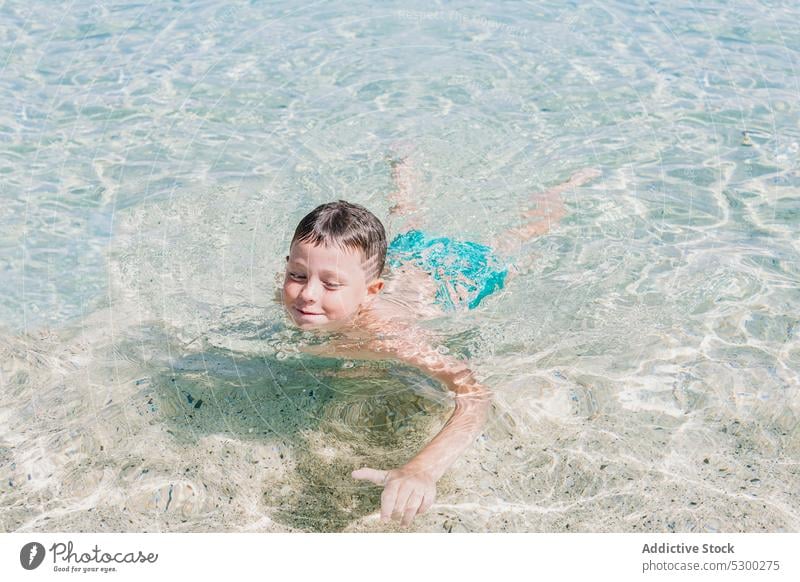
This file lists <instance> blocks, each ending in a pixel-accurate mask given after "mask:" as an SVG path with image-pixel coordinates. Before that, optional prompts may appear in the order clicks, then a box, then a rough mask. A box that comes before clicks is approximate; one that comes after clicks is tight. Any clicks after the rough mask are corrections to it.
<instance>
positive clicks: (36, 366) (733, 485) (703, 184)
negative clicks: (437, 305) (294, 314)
mask: <svg viewBox="0 0 800 582" xmlns="http://www.w3.org/2000/svg"><path fill="white" fill-rule="evenodd" d="M798 17H800V10H799V9H798V8H797V7H796V6H794V5H792V4H790V3H777V2H764V1H762V2H746V3H744V2H734V3H722V2H716V3H710V4H709V3H705V4H703V5H702V6H699V5H695V4H693V3H691V2H686V3H672V2H671V3H658V4H645V3H617V2H611V3H603V4H586V3H574V4H573V5H568V4H565V3H561V2H552V3H536V4H531V3H521V2H510V3H502V4H497V5H495V4H492V3H472V2H470V3H441V4H432V3H415V2H411V3H409V2H404V3H402V4H401V3H396V4H392V3H388V2H387V3H380V4H379V5H372V4H369V3H363V2H348V3H334V2H315V3H310V4H305V5H299V4H294V3H287V2H272V3H269V4H263V3H257V2H254V3H239V2H233V3H230V4H229V5H227V6H224V7H220V6H219V5H218V4H217V3H213V2H192V3H187V2H172V3H168V4H167V3H142V4H132V3H131V4H129V3H110V2H73V3H68V4H64V5H56V4H53V3H44V2H34V3H28V2H6V3H4V4H3V5H2V6H0V24H2V26H0V35H2V43H0V98H1V99H2V103H3V104H4V105H3V106H2V107H0V200H1V201H2V203H1V204H0V272H1V273H2V275H3V276H2V277H0V330H2V331H1V332H0V342H2V343H1V344H0V372H1V373H2V375H0V380H2V404H0V418H2V424H0V477H2V480H0V527H1V528H2V530H3V531H18V530H19V531H31V530H49V531H77V530H114V531H127V530H131V531H139V530H146V531H155V530H159V531H173V530H179V531H184V530H198V531H217V530H269V531H284V530H303V531H318V530H324V531H341V530H352V531H377V530H378V529H380V528H381V527H384V526H381V525H380V524H378V523H377V521H376V519H375V515H374V509H375V508H376V507H377V501H378V495H379V491H375V490H373V489H371V488H365V487H362V486H360V485H358V484H356V483H354V482H351V481H350V479H349V471H350V470H352V469H353V468H356V467H358V466H361V464H363V463H369V462H372V463H374V464H377V465H380V466H381V467H384V466H386V467H389V466H394V465H395V464H399V463H401V462H403V461H405V460H406V459H407V458H409V456H410V455H412V454H413V453H414V452H415V451H416V450H417V449H418V448H419V447H420V446H421V445H422V444H423V443H424V442H425V440H426V439H427V438H429V437H430V436H432V434H433V432H435V431H436V430H437V429H438V427H439V426H440V425H441V422H443V421H444V420H445V419H446V418H447V414H448V411H449V408H448V406H447V399H446V398H445V397H444V396H443V395H442V394H441V392H440V391H439V388H438V387H437V386H436V385H435V384H433V383H432V382H431V381H429V380H427V379H426V378H424V377H423V376H420V375H418V374H416V373H415V372H413V371H412V370H409V369H406V368H403V367H401V366H397V365H394V364H391V363H385V364H381V365H378V364H374V363H373V364H371V365H369V366H366V365H363V364H362V363H360V362H340V361H336V360H322V359H317V360H315V359H313V358H308V357H306V356H300V355H299V354H298V353H296V349H295V346H296V344H297V342H298V341H302V340H303V339H304V338H303V336H302V334H298V333H297V332H295V331H293V330H291V329H289V328H287V327H286V322H285V321H284V319H283V317H282V315H281V312H280V310H279V309H278V308H277V307H276V306H275V305H274V304H273V303H272V299H271V297H272V293H273V292H274V282H275V273H276V272H278V271H279V270H280V269H281V268H282V267H281V259H282V257H283V256H284V255H285V248H286V246H287V244H288V241H289V239H290V238H291V233H292V231H293V228H294V226H295V224H296V222H297V221H298V220H299V218H301V217H302V216H303V215H304V214H305V213H306V212H308V211H309V210H310V209H311V208H313V207H314V206H315V205H317V204H319V203H322V202H325V201H328V200H332V199H336V198H344V199H347V200H351V201H354V202H359V203H361V204H365V205H367V206H368V207H369V208H371V209H373V210H374V211H375V212H376V214H378V215H379V216H380V217H382V218H383V217H386V216H387V213H388V207H389V203H388V201H387V193H388V192H389V191H390V190H391V178H390V172H389V167H388V164H387V161H386V155H387V154H388V153H389V152H390V150H391V148H392V144H396V143H398V142H402V143H405V144H409V143H410V144H414V145H415V146H416V148H417V153H418V155H419V156H420V160H421V161H422V164H421V166H420V176H419V180H420V184H422V186H423V189H424V191H425V193H426V197H425V199H424V207H425V218H424V223H425V228H426V230H429V231H432V232H439V233H441V234H444V235H448V236H451V237H459V238H464V239H470V240H476V241H478V242H486V241H489V240H491V239H492V237H493V236H494V235H495V234H498V233H500V232H502V231H503V230H505V229H506V228H509V227H513V226H515V225H517V224H518V223H519V211H520V209H521V208H522V207H525V206H526V205H530V201H531V199H532V198H531V196H532V194H534V193H535V192H537V191H538V190H541V189H543V188H546V187H548V186H551V185H554V184H556V183H558V182H559V181H561V180H563V179H565V178H566V177H568V176H569V175H570V174H571V173H572V172H573V171H575V170H578V169H580V168H584V167H589V166H592V167H597V168H600V169H601V170H602V172H603V176H602V178H600V179H599V180H596V181H595V182H593V183H592V184H590V185H588V186H585V187H582V188H580V189H578V190H575V191H572V192H569V193H568V194H567V196H566V199H567V206H568V208H569V210H570V214H569V216H568V217H567V218H566V219H565V221H564V222H563V223H562V225H560V226H559V227H558V228H557V229H556V230H555V231H554V232H552V233H550V234H548V235H547V236H544V237H541V238H539V239H536V240H534V241H532V242H530V243H528V244H526V245H524V246H522V247H520V249H519V253H518V254H519V256H520V257H523V258H524V257H527V258H529V259H530V260H531V268H530V270H529V272H527V273H525V274H523V275H521V276H520V277H518V278H517V279H516V280H514V281H513V282H512V284H511V285H510V286H509V288H508V289H507V292H506V293H504V294H502V295H499V296H495V297H494V298H493V301H489V302H488V303H487V304H486V306H485V307H484V308H483V309H481V310H478V311H475V312H470V313H468V314H463V315H461V316H458V317H451V318H444V319H439V320H435V321H431V322H427V323H426V325H428V326H429V327H430V328H431V330H432V331H433V332H434V333H436V334H439V335H438V337H440V338H441V342H442V344H443V346H446V347H447V349H449V350H450V351H451V352H453V353H456V354H459V355H462V356H465V357H467V356H468V357H471V358H472V361H473V364H474V368H475V370H476V371H477V373H478V375H479V376H481V377H483V378H484V380H485V382H486V383H487V384H488V385H489V386H490V387H491V388H492V389H493V390H494V391H495V395H496V396H495V410H494V412H493V415H492V419H491V421H490V423H489V425H488V426H487V429H486V431H485V433H484V435H483V436H482V437H481V438H480V439H479V440H478V441H477V442H476V444H475V446H473V447H472V448H471V449H469V450H468V451H467V453H466V454H465V455H464V457H463V458H462V459H461V460H460V461H459V462H458V463H457V464H456V465H454V467H453V468H452V470H451V471H450V472H449V473H448V474H447V476H446V477H445V478H444V479H443V480H442V481H441V482H440V484H439V485H440V487H439V490H440V495H439V500H438V503H437V505H435V506H434V508H433V510H432V511H431V512H430V513H429V514H428V515H427V516H425V517H423V518H420V519H418V520H417V521H416V522H415V528H416V529H417V530H419V531H443V530H453V531H459V530H468V531H641V530H645V531H762V530H767V531H798V529H800V512H799V511H798V509H797V508H798V506H800V505H799V504H798V494H797V488H796V483H797V481H798V476H799V473H800V468H798V453H800V429H798V426H799V425H798V414H800V395H799V394H798V387H799V386H800V381H799V380H798V369H800V342H799V341H798V338H799V337H800V336H798V333H800V331H799V330H800V318H798V315H797V314H798V311H799V309H798V308H800V291H799V290H798V282H799V281H800V261H798V250H799V249H800V244H798V240H800V194H798V186H799V185H800V170H799V165H800V146H798V143H800V126H799V125H798V106H797V103H798V102H799V100H798V97H799V96H800V95H798V94H799V93H800V81H798V70H799V67H800V62H798V55H800V33H798V29H797V27H796V26H793V24H792V23H794V22H796V21H797V19H798ZM390 234H393V233H390ZM198 401H202V403H201V405H199V406H198V405H197V403H198Z"/></svg>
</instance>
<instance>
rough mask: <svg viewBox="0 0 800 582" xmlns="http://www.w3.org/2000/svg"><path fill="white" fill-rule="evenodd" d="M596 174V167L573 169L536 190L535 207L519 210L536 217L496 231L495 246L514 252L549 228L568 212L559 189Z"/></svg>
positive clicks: (524, 215)
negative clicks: (552, 184) (551, 184)
mask: <svg viewBox="0 0 800 582" xmlns="http://www.w3.org/2000/svg"><path fill="white" fill-rule="evenodd" d="M599 175H600V171H599V170H596V169H594V168H586V169H583V170H580V171H578V172H575V173H574V174H573V175H572V176H571V177H570V179H569V180H567V181H566V182H564V183H562V184H559V185H558V186H555V187H553V188H550V189H548V190H546V191H545V192H542V193H541V194H537V195H536V196H535V198H534V200H535V201H536V204H537V207H536V208H534V209H533V210H528V211H526V212H523V213H522V216H523V217H525V218H527V219H530V218H533V219H535V220H532V221H530V222H526V223H524V224H522V225H521V226H519V227H516V228H512V229H509V230H507V231H506V232H504V233H501V234H500V235H498V236H497V237H496V238H495V241H494V245H495V247H496V248H497V249H498V250H499V251H500V252H501V253H503V254H506V255H513V254H514V252H515V251H516V250H517V249H518V248H519V246H520V245H521V244H522V243H523V242H525V241H528V240H530V239H532V238H534V237H536V236H541V235H543V234H546V233H548V232H550V230H551V229H552V228H553V227H554V226H555V225H556V224H558V223H559V222H560V221H561V219H562V218H564V216H566V214H567V210H566V207H565V206H564V199H563V198H562V197H561V193H562V192H564V191H565V190H571V189H572V188H577V187H578V186H580V185H582V184H585V183H586V182H588V181H590V180H592V179H594V178H596V177H598V176H599Z"/></svg>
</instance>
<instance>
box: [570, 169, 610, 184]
mask: <svg viewBox="0 0 800 582" xmlns="http://www.w3.org/2000/svg"><path fill="white" fill-rule="evenodd" d="M602 174H603V173H602V172H601V171H600V170H598V169H597V168H584V169H583V170H578V171H577V172H575V173H574V174H572V176H570V177H569V180H567V184H569V185H570V186H580V185H581V184H585V183H586V182H589V181H590V180H594V179H595V178H597V177H598V176H601V175H602Z"/></svg>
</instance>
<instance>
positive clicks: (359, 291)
mask: <svg viewBox="0 0 800 582" xmlns="http://www.w3.org/2000/svg"><path fill="white" fill-rule="evenodd" d="M361 260H362V259H361V253H360V252H359V251H356V250H351V249H346V250H342V249H339V248H336V247H325V246H323V245H319V246H314V245H312V244H310V243H306V242H295V244H293V245H292V248H291V249H290V251H289V256H288V257H286V273H285V274H284V278H283V294H282V295H283V304H284V306H285V307H286V310H287V311H288V312H289V316H290V317H291V318H292V320H293V321H294V323H295V324H296V325H298V326H299V327H301V328H303V329H308V328H319V327H324V328H326V329H330V328H335V327H339V326H340V325H342V324H344V323H347V322H349V321H351V320H352V318H353V316H355V315H356V314H357V313H358V308H359V306H360V305H361V304H362V303H364V302H365V301H368V300H370V301H371V300H372V299H373V298H374V297H375V295H377V294H378V292H379V291H380V290H381V289H382V288H383V280H382V279H375V280H374V281H367V280H366V277H367V274H366V273H365V272H364V269H363V267H362V262H361Z"/></svg>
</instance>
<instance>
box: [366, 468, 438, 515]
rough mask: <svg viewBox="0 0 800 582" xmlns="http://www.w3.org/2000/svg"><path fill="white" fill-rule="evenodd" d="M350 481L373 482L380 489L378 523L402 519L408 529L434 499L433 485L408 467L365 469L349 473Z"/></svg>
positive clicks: (426, 474) (423, 473)
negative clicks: (381, 488)
mask: <svg viewBox="0 0 800 582" xmlns="http://www.w3.org/2000/svg"><path fill="white" fill-rule="evenodd" d="M352 476H353V479H363V480H366V481H372V482H373V483H374V484H375V485H381V486H382V487H383V494H382V495H381V521H384V522H386V521H389V518H390V517H394V518H395V519H401V520H402V522H401V523H402V525H405V526H408V525H410V524H411V520H413V519H414V516H416V515H417V514H421V513H425V512H426V511H427V510H428V509H429V508H430V506H431V505H433V502H434V500H435V499H436V481H435V480H434V478H433V477H432V476H431V475H429V474H428V473H425V472H424V471H419V470H415V469H411V468H409V467H407V466H404V467H400V468H399V469H392V470H391V471H382V470H380V469H370V468H368V467H364V468H362V469H357V470H355V471H353V473H352Z"/></svg>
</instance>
